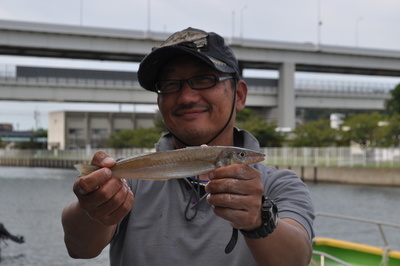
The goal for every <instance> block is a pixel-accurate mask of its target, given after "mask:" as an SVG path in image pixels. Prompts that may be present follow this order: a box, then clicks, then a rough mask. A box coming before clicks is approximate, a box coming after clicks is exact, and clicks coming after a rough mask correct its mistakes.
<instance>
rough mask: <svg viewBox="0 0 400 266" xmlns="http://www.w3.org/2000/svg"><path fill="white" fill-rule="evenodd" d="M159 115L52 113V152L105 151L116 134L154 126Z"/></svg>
mask: <svg viewBox="0 0 400 266" xmlns="http://www.w3.org/2000/svg"><path fill="white" fill-rule="evenodd" d="M155 118H156V113H131V112H79V111H57V112H51V113H49V123H48V135H47V138H48V144H47V145H48V149H53V150H54V149H58V150H66V149H82V148H88V147H90V148H102V147H106V146H107V144H108V139H109V138H110V136H111V135H112V134H113V133H116V132H118V131H121V130H125V129H139V128H148V127H152V126H154V120H155Z"/></svg>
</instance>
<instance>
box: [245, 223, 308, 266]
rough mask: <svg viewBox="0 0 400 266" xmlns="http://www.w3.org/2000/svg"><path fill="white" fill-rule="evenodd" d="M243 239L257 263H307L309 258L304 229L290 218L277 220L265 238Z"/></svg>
mask: <svg viewBox="0 0 400 266" xmlns="http://www.w3.org/2000/svg"><path fill="white" fill-rule="evenodd" d="M245 240H246V243H247V245H248V247H249V249H250V250H251V252H252V254H253V256H254V258H255V260H256V261H257V263H258V264H259V265H308V263H309V261H310V258H311V253H312V248H311V245H310V241H309V237H308V234H307V232H306V230H305V229H304V228H302V227H301V225H299V224H298V223H297V222H295V221H293V220H290V219H281V220H279V223H278V226H277V227H276V229H275V231H274V232H273V233H272V234H270V235H269V236H267V237H266V238H262V239H248V238H245Z"/></svg>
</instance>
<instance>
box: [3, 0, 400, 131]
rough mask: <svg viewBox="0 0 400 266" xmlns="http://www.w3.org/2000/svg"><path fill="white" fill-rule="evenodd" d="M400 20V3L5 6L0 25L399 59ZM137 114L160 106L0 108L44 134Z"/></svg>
mask: <svg viewBox="0 0 400 266" xmlns="http://www.w3.org/2000/svg"><path fill="white" fill-rule="evenodd" d="M399 13H400V1H399V0H380V1H366V0H279V1H271V0H246V1H239V0H219V1H215V0H202V1H198V0H192V1H187V0H185V1H184V0H135V1H132V0H113V1H110V0H34V1H32V0H0V19H1V20H14V21H31V22H41V23H52V24H66V25H75V26H91V27H103V28H115V29H130V30H139V31H140V30H143V31H148V30H150V31H158V32H167V33H173V32H175V31H179V30H182V29H184V28H187V27H189V26H190V27H197V28H201V29H204V30H206V31H214V32H217V33H219V34H220V35H222V36H224V37H232V36H233V37H242V38H247V39H258V40H268V41H285V42H294V43H314V44H317V43H320V44H322V45H324V44H326V45H339V46H350V47H362V48H376V49H388V50H395V51H399V52H400V47H399V43H400V17H399V15H398V14H399ZM18 64H19V65H22V64H24V65H37V66H55V67H72V68H73V67H75V66H79V67H82V66H83V65H84V66H85V67H87V68H90V69H110V70H113V69H114V70H133V71H134V70H136V68H137V65H136V64H132V63H117V62H114V63H109V62H98V61H90V62H88V61H82V60H60V59H43V58H24V57H10V56H1V55H0V73H1V71H4V70H5V69H7V68H9V67H10V65H11V66H12V65H18ZM253 74H254V75H257V74H256V73H253ZM269 74H270V75H272V76H273V75H276V74H275V73H269ZM249 75H251V74H249ZM298 76H299V77H300V78H306V79H307V78H312V79H318V78H321V79H331V78H332V79H349V78H351V79H355V80H360V81H361V80H371V79H372V78H371V77H360V76H355V77H349V76H345V77H344V76H335V75H332V76H328V75H325V76H318V75H313V76H312V77H309V76H307V75H306V74H304V75H301V74H299V75H298ZM296 77H297V76H296ZM373 80H374V81H375V80H377V81H379V82H380V81H382V82H392V83H394V84H396V83H398V82H400V77H395V78H384V79H383V78H374V79H373ZM135 108H136V110H142V109H143V110H145V111H153V110H154V109H155V106H150V107H147V108H144V107H143V106H135V107H134V106H132V105H124V106H120V105H115V104H114V105H111V104H98V105H91V104H79V105H72V104H60V103H57V104H53V103H41V102H34V103H21V102H1V101H0V123H12V124H13V126H14V129H16V130H29V129H36V128H47V115H48V112H50V111H58V110H61V109H64V110H80V109H84V110H88V111H95V110H97V111H101V110H109V111H119V110H122V111H130V110H133V109H135ZM35 112H36V116H35ZM35 117H36V119H35Z"/></svg>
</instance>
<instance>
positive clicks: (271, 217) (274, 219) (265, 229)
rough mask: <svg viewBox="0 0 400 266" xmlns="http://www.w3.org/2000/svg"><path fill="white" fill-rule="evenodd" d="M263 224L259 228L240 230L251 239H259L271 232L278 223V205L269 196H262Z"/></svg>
mask: <svg viewBox="0 0 400 266" xmlns="http://www.w3.org/2000/svg"><path fill="white" fill-rule="evenodd" d="M261 200H262V211H261V218H262V224H261V226H260V227H259V228H256V229H254V230H250V231H246V230H240V232H241V233H242V234H243V236H245V237H247V238H251V239H259V238H264V237H267V236H268V235H269V234H271V233H272V232H273V231H274V229H275V227H276V225H277V224H278V207H277V206H276V205H275V203H274V202H273V201H272V200H271V199H269V198H268V197H265V196H262V199H261Z"/></svg>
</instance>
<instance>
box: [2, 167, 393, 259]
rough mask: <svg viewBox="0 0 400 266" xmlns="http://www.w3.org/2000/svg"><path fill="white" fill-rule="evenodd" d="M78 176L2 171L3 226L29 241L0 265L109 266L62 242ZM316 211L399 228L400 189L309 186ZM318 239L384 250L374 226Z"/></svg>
mask: <svg viewBox="0 0 400 266" xmlns="http://www.w3.org/2000/svg"><path fill="white" fill-rule="evenodd" d="M76 174H77V172H76V171H75V170H66V169H48V168H23V167H0V223H3V224H4V225H5V227H6V228H7V229H8V230H9V231H10V232H11V233H13V234H19V235H23V236H24V238H25V240H26V242H25V243H24V244H16V243H14V242H12V241H6V244H7V245H6V244H5V243H0V248H1V258H2V260H1V261H0V266H8V265H29V266H36V265H37V266H39V265H40V266H43V265H46V266H47V265H50V266H58V265H60V266H61V265H68V266H73V265H79V266H98V265H108V248H107V249H105V250H104V251H103V252H102V254H101V255H100V256H99V257H97V258H96V259H92V260H75V259H71V258H69V256H68V254H67V251H66V249H65V246H64V242H63V232H62V228H61V222H60V216H61V211H62V208H63V207H64V206H65V205H66V204H67V203H68V202H70V201H72V200H74V195H73V193H72V184H73V181H74V178H75V177H76ZM308 186H309V189H310V192H311V195H312V197H313V200H314V204H315V209H316V211H317V212H330V213H336V214H341V215H348V216H357V217H362V218H367V219H374V220H382V221H386V222H390V223H399V220H400V208H398V205H397V204H398V203H399V202H400V188H398V187H397V188H394V187H369V186H352V185H337V184H322V183H320V184H311V183H309V184H308ZM315 231H316V234H317V236H325V237H336V238H340V239H347V240H353V241H362V242H364V243H366V242H367V243H369V244H373V245H378V246H382V245H383V242H382V241H381V240H380V237H379V231H378V230H377V228H375V227H374V226H359V225H358V224H357V223H355V222H342V221H340V220H336V219H327V218H324V217H320V218H317V219H316V221H315ZM385 233H387V237H388V240H389V243H390V244H391V245H392V247H393V248H395V249H397V250H400V229H397V230H391V229H385Z"/></svg>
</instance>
